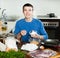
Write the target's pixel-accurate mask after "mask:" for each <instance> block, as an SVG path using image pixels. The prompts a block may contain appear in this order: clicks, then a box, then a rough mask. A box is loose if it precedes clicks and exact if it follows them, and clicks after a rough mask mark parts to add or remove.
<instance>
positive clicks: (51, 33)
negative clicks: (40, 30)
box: [45, 26, 57, 39]
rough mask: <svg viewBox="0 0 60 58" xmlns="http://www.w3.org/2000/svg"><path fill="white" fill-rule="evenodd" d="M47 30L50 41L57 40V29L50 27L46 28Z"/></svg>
mask: <svg viewBox="0 0 60 58" xmlns="http://www.w3.org/2000/svg"><path fill="white" fill-rule="evenodd" d="M45 30H46V32H47V33H48V38H49V39H55V38H56V30H57V27H53V26H52V27H51V26H48V27H45Z"/></svg>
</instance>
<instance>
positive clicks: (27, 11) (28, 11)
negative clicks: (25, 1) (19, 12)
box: [23, 6, 33, 19]
mask: <svg viewBox="0 0 60 58" xmlns="http://www.w3.org/2000/svg"><path fill="white" fill-rule="evenodd" d="M23 13H24V16H25V18H27V19H29V18H31V17H32V16H33V8H32V7H30V6H25V7H24V9H23Z"/></svg>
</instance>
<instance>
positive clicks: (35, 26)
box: [14, 3, 48, 42]
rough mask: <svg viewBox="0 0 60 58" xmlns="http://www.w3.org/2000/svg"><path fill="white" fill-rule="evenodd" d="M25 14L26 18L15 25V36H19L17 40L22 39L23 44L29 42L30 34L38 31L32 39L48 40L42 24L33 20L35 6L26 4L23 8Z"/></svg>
mask: <svg viewBox="0 0 60 58" xmlns="http://www.w3.org/2000/svg"><path fill="white" fill-rule="evenodd" d="M23 14H24V16H25V18H23V19H20V20H18V21H17V22H16V25H15V30H14V34H15V35H17V39H18V40H20V39H21V41H22V42H29V39H30V32H31V31H36V32H37V33H36V34H35V35H31V37H33V38H36V39H40V40H46V39H47V38H48V35H47V33H46V31H45V29H44V26H43V24H42V22H41V21H39V20H37V19H35V18H33V6H32V5H31V4H29V3H26V4H25V5H24V6H23Z"/></svg>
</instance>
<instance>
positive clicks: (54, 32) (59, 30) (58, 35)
mask: <svg viewBox="0 0 60 58" xmlns="http://www.w3.org/2000/svg"><path fill="white" fill-rule="evenodd" d="M41 21H42V22H43V24H44V27H45V30H46V32H47V33H48V38H49V39H60V27H59V25H60V23H59V21H57V20H56V19H54V20H53V19H46V20H45V19H41Z"/></svg>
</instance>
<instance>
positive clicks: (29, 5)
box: [23, 3, 33, 10]
mask: <svg viewBox="0 0 60 58" xmlns="http://www.w3.org/2000/svg"><path fill="white" fill-rule="evenodd" d="M25 6H28V7H32V9H33V5H32V4H30V3H26V4H24V5H23V10H24V7H25Z"/></svg>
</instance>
